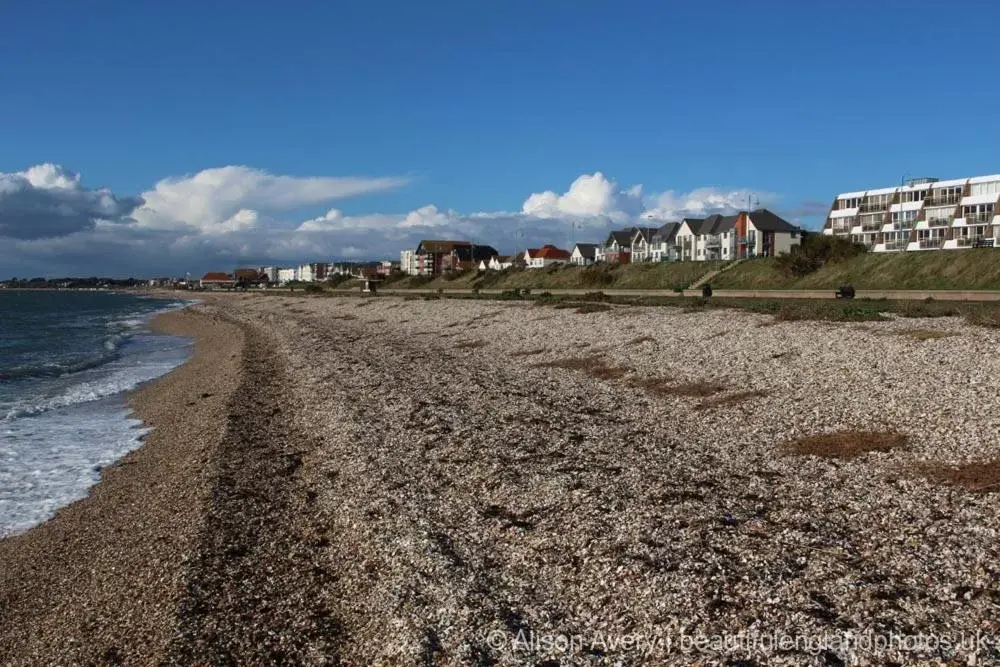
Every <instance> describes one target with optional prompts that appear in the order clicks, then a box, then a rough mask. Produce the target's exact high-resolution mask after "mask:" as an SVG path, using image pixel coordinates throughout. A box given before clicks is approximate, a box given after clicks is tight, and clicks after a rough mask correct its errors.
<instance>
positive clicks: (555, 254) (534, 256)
mask: <svg viewBox="0 0 1000 667" xmlns="http://www.w3.org/2000/svg"><path fill="white" fill-rule="evenodd" d="M569 260H570V252H569V251H568V250H563V249H562V248H557V247H555V246H554V245H549V244H545V245H543V246H542V247H541V248H529V249H528V250H525V251H524V264H525V266H527V267H528V268H529V269H541V268H544V267H547V266H552V265H554V264H568V263H569Z"/></svg>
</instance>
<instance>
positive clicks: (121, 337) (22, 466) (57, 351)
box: [0, 290, 191, 537]
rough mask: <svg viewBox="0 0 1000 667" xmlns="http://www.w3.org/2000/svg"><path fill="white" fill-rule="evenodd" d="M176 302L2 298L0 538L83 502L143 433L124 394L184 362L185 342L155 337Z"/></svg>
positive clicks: (85, 295) (60, 295) (73, 295)
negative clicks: (154, 324) (156, 320)
mask: <svg viewBox="0 0 1000 667" xmlns="http://www.w3.org/2000/svg"><path fill="white" fill-rule="evenodd" d="M188 303H189V302H185V301H183V300H180V299H177V300H167V299H153V298H146V297H142V296H133V295H124V294H112V293H108V292H96V291H95V292H57V291H23V292H22V291H15V290H0V537H2V536H6V535H11V534H15V533H19V532H22V531H24V530H27V529H28V528H30V527H31V526H34V525H36V524H38V523H41V522H43V521H45V520H46V519H48V518H49V517H51V516H52V514H53V513H55V511H56V510H57V509H59V508H60V507H62V506H64V505H66V504H68V503H70V502H72V501H74V500H77V499H79V498H82V497H84V496H86V494H87V490H88V489H89V488H90V487H91V486H93V485H94V484H95V483H96V482H97V481H98V480H99V479H100V470H101V468H102V467H104V466H106V465H108V464H111V463H113V462H114V461H116V460H118V459H120V458H121V457H122V456H124V455H125V454H127V453H128V452H130V451H131V450H133V449H135V448H136V447H138V446H139V444H140V441H141V438H142V437H143V436H144V435H145V434H146V432H147V430H146V429H144V428H143V427H142V423H141V422H140V421H139V420H137V419H133V418H131V417H130V415H129V410H128V408H127V407H126V404H125V397H124V392H126V391H129V390H131V389H134V388H136V387H137V386H139V385H140V384H142V383H143V382H147V381H149V380H152V379H154V378H156V377H159V376H161V375H163V374H165V373H167V372H169V371H170V370H172V369H173V368H175V367H177V366H178V365H180V364H181V363H183V362H184V361H185V360H186V359H187V357H188V355H189V354H190V352H191V341H190V340H188V339H186V338H180V337H176V336H163V335H158V334H154V333H152V332H150V331H149V329H148V326H147V325H148V321H149V319H150V318H151V317H152V316H153V315H155V314H156V313H159V312H163V311H166V310H172V309H176V308H182V307H184V306H185V305H187V304H188Z"/></svg>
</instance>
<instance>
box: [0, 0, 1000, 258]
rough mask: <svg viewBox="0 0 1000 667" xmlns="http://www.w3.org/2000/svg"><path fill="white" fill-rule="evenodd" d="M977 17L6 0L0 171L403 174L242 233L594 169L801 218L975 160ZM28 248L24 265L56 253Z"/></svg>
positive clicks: (516, 203) (979, 158)
mask: <svg viewBox="0 0 1000 667" xmlns="http://www.w3.org/2000/svg"><path fill="white" fill-rule="evenodd" d="M998 24H1000V6H997V5H996V3H988V2H976V3H962V2H957V3H951V4H942V3H922V2H909V3H901V2H878V3H872V2H838V3H802V2H759V3H750V2H714V3H712V2H702V3H678V2H615V3H610V2H586V1H584V2H575V3H568V2H548V1H536V2H520V1H509V2H490V3H485V2H484V3H472V2H427V3H411V2H379V1H373V2H365V3H347V2H333V3H326V2H324V3H318V2H317V3H312V2H305V3H303V2H288V3H273V2H269V3H263V2H253V1H244V2H239V3H237V2H213V3H203V2H191V1H188V0H180V1H177V2H171V3H122V2H106V1H102V2H88V3H65V2H52V1H45V0H42V1H39V2H33V3H18V4H16V5H14V4H11V5H10V6H9V7H7V8H6V9H5V12H4V20H3V22H2V23H0V58H2V59H3V62H4V63H5V66H4V67H2V68H0V90H2V91H3V97H2V100H3V103H2V104H0V127H3V128H4V132H3V135H2V136H3V144H2V150H0V172H3V173H6V174H15V173H20V172H24V171H25V170H27V169H28V168H29V167H31V166H33V165H39V164H43V163H52V164H56V165H62V167H63V168H64V169H66V170H69V171H72V172H74V173H78V174H79V175H80V178H81V181H80V182H81V186H80V187H82V188H87V189H90V188H97V187H102V186H103V187H108V188H110V189H111V190H112V191H113V192H114V194H115V195H116V196H119V197H123V198H124V197H132V196H141V195H142V194H143V193H145V192H147V191H150V190H151V189H152V188H154V186H155V185H156V184H157V183H158V182H160V181H161V180H162V179H165V178H172V179H179V178H182V177H184V176H185V175H188V176H189V175H192V174H197V173H198V172H200V171H201V170H205V169H209V168H217V167H224V166H227V165H245V166H247V167H251V168H253V169H257V170H262V171H265V172H267V173H269V174H273V175H287V176H292V177H403V178H405V179H406V180H407V182H406V184H405V185H400V186H394V187H391V188H372V189H371V191H370V192H368V193H367V194H360V195H356V196H350V197H339V195H338V196H336V197H331V198H330V199H329V200H322V198H320V200H315V198H313V199H308V201H304V202H296V203H295V205H294V206H292V207H291V209H290V210H289V207H285V210H283V211H281V215H280V216H276V217H275V216H271V217H269V218H268V219H267V220H266V221H264V222H263V223H260V224H264V225H266V224H273V225H279V222H275V221H276V220H278V219H279V218H280V219H281V220H282V221H284V223H280V224H287V222H288V220H291V219H293V218H294V221H295V222H296V223H298V222H301V221H302V220H305V219H307V218H310V217H313V216H317V215H321V214H322V213H323V212H324V211H326V210H327V209H329V208H336V209H338V210H340V211H342V212H343V213H344V214H345V215H347V216H368V215H372V214H376V213H377V214H384V215H404V214H406V213H408V212H410V211H414V210H417V209H419V208H420V207H425V206H428V205H433V206H435V207H437V208H438V209H439V210H441V211H455V212H457V213H458V215H462V216H466V215H472V214H475V213H478V212H512V213H517V212H520V211H521V209H522V204H523V203H524V202H525V200H526V198H528V197H529V196H530V195H531V194H532V193H538V192H544V191H550V190H551V191H554V192H555V193H559V194H561V193H564V192H566V191H567V189H568V188H569V186H570V184H571V183H572V182H573V181H574V180H575V179H577V178H578V177H579V176H581V175H586V174H594V173H595V172H601V173H602V174H603V175H604V176H605V177H606V178H607V179H608V180H609V181H613V182H615V183H617V184H618V185H619V186H620V187H621V188H627V187H630V186H633V185H636V184H642V185H643V186H644V192H645V193H649V194H651V195H652V194H655V193H661V192H665V191H672V192H675V193H688V192H691V191H695V190H698V189H700V188H718V189H721V190H723V191H737V190H739V191H742V190H752V191H754V192H763V193H769V194H768V197H767V198H766V203H767V204H768V205H769V206H771V207H772V208H774V209H775V210H777V211H778V212H779V213H784V214H786V215H787V216H788V217H790V218H792V217H794V218H798V219H799V220H800V221H801V222H802V223H804V224H806V225H807V226H815V225H817V224H820V218H821V217H822V214H820V215H819V216H804V215H802V214H803V213H806V212H808V211H810V210H813V209H815V208H816V206H815V205H813V206H805V207H803V203H805V202H819V203H820V204H821V205H822V206H824V207H825V206H826V205H828V204H829V202H830V201H831V200H832V198H833V196H834V195H835V194H836V193H837V192H840V191H845V190H854V189H864V188H866V187H877V186H883V185H890V184H892V183H895V182H898V181H899V180H900V178H901V177H903V176H904V175H910V176H918V175H920V176H922V175H931V176H939V177H942V178H946V177H958V176H967V175H977V174H986V173H994V172H996V171H998V169H997V165H996V160H995V158H994V157H993V155H992V154H991V153H992V151H991V150H989V149H991V148H994V147H995V146H997V145H998V141H1000V124H998V123H997V121H996V109H997V108H998V106H1000V99H998V98H1000V87H998V86H997V85H996V81H995V76H992V75H993V74H994V73H995V71H996V66H997V64H998V62H1000V47H998V46H997V45H998V44H1000V40H998V39H997V35H996V26H997V25H998ZM937 44H940V46H936V45H937ZM300 204H301V205H300ZM234 206H240V208H243V206H242V203H234ZM3 210H4V209H3V206H2V205H0V216H2V215H3ZM196 213H197V212H196V211H194V212H188V214H189V215H193V214H196ZM286 218H287V219H288V220H286ZM261 219H262V220H263V218H261ZM187 222H188V223H190V224H191V225H192V226H194V227H197V226H198V225H200V224H202V223H201V221H198V220H188V221H187ZM0 225H3V219H2V217H0ZM11 226H12V225H11V223H8V225H7V228H8V229H9V228H10V227H11ZM259 226H260V225H258V227H259ZM3 229H4V228H3V227H0V234H2V232H3ZM428 231H429V230H428ZM24 236H25V235H24V234H22V235H21V237H24ZM105 240H107V239H105ZM31 241H32V244H33V246H32V247H27V246H22V247H20V248H19V256H20V257H21V258H22V260H23V258H25V257H31V258H32V259H31V260H30V261H31V262H33V263H31V264H30V265H26V266H25V268H26V270H27V269H28V268H36V267H37V268H39V270H42V269H43V268H44V264H45V262H51V261H54V260H56V259H57V258H58V253H53V252H52V251H51V243H50V244H49V246H46V248H48V250H47V251H46V252H47V253H48V254H45V253H42V254H44V255H45V257H46V258H47V259H45V258H43V259H41V260H40V259H37V258H36V257H35V255H33V254H32V253H33V252H36V251H38V248H37V247H34V246H38V245H39V243H40V241H39V239H37V238H33V239H31ZM352 243H354V242H353V241H352ZM335 246H336V243H335V242H334V243H333V245H332V246H331V245H330V244H326V245H321V246H319V247H321V248H323V250H322V251H323V252H327V249H331V250H330V251H331V252H333V254H336V248H335ZM354 246H355V248H354V250H355V251H361V252H367V253H370V254H371V253H373V254H379V253H390V251H391V250H392V248H390V247H389V246H388V245H386V246H384V247H378V248H376V247H374V246H372V247H370V248H362V249H358V248H357V247H356V246H357V243H354ZM227 247H228V248H229V250H226V251H225V252H234V251H233V248H234V247H235V246H233V245H232V244H230V245H229V246H227ZM261 247H263V246H261ZM249 252H250V253H251V255H253V254H258V255H259V254H263V255H267V257H261V258H260V259H261V260H264V259H268V258H270V257H275V258H276V259H280V258H281V257H280V255H275V254H273V253H271V252H270V250H266V249H265V250H261V249H260V248H254V249H251V250H250V251H249ZM36 254H37V253H36ZM347 254H349V253H347ZM251 255H247V254H245V253H244V254H243V255H242V257H243V258H244V259H248V260H249V259H252V258H253V257H251ZM239 258H240V257H239V253H238V252H237V257H234V258H233V259H239ZM228 259H229V258H228V257H227V261H228ZM304 259H305V258H304ZM15 260H16V258H14V259H12V258H10V257H4V256H3V255H2V254H0V273H2V272H3V270H4V268H5V267H4V263H7V264H8V265H12V266H13V265H16V263H17V262H16V261H15ZM25 261H26V260H25ZM199 261H200V260H199ZM22 263H23V262H22ZM128 268H131V267H128ZM164 268H165V269H166V268H169V267H166V266H165V267H164Z"/></svg>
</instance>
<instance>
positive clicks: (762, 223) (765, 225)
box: [750, 208, 800, 232]
mask: <svg viewBox="0 0 1000 667" xmlns="http://www.w3.org/2000/svg"><path fill="white" fill-rule="evenodd" d="M750 221H751V222H752V223H753V226H754V227H756V228H757V229H758V230H760V231H762V232H797V231H800V230H799V228H798V227H796V226H795V225H793V224H792V223H790V222H788V221H787V220H784V219H782V218H779V217H778V216H776V215H775V214H774V213H771V212H770V211H768V210H767V209H766V208H762V209H759V210H757V211H751V212H750Z"/></svg>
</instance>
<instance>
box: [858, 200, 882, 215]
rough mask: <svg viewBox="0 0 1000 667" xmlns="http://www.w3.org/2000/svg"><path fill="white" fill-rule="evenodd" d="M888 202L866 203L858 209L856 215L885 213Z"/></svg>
mask: <svg viewBox="0 0 1000 667" xmlns="http://www.w3.org/2000/svg"><path fill="white" fill-rule="evenodd" d="M888 208H889V202H884V203H882V202H868V203H865V204H862V205H861V206H859V207H858V213H885V212H886V210H888Z"/></svg>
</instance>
